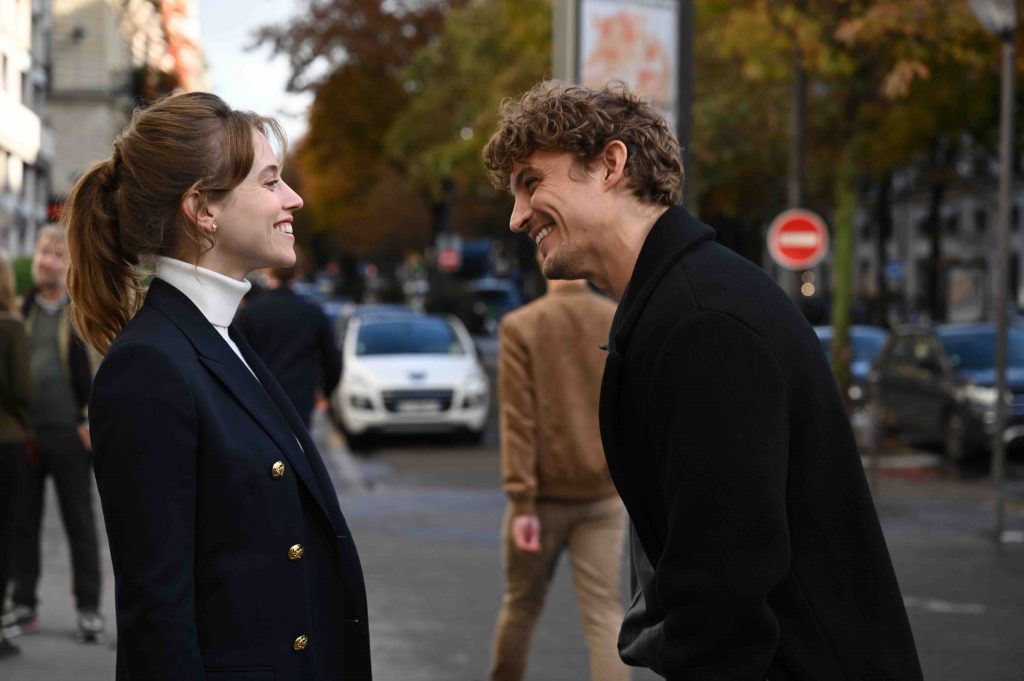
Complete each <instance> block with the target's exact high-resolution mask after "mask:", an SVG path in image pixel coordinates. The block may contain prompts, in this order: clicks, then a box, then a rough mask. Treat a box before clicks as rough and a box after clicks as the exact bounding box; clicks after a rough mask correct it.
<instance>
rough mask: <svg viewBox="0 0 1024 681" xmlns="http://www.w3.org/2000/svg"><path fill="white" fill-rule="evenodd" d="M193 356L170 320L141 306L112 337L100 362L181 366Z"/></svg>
mask: <svg viewBox="0 0 1024 681" xmlns="http://www.w3.org/2000/svg"><path fill="white" fill-rule="evenodd" d="M195 356H196V355H195V350H194V348H193V347H192V345H191V343H189V341H188V338H186V337H185V335H184V334H183V333H182V332H181V330H180V329H178V327H177V326H175V324H174V323H173V322H171V321H170V320H169V319H167V318H166V317H164V316H163V315H161V314H160V313H159V312H155V311H154V310H151V309H149V308H147V307H146V306H143V307H142V309H140V310H139V312H138V313H137V314H136V315H135V316H134V317H133V318H132V319H131V321H129V322H128V324H126V325H125V327H124V328H123V329H122V330H121V333H119V334H118V335H117V337H116V338H115V339H114V342H113V343H112V344H111V345H110V348H109V349H108V350H107V353H106V355H105V357H104V358H103V364H111V363H124V362H132V363H134V362H138V361H141V362H147V361H148V362H154V363H158V364H164V363H166V364H170V365H174V366H177V367H178V368H179V369H183V368H184V367H186V366H187V365H188V363H189V362H190V361H194V360H195Z"/></svg>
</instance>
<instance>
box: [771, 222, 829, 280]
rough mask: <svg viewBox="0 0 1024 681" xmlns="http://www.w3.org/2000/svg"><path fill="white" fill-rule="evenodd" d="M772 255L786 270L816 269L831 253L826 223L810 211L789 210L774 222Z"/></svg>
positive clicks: (772, 228)
mask: <svg viewBox="0 0 1024 681" xmlns="http://www.w3.org/2000/svg"><path fill="white" fill-rule="evenodd" d="M768 253H769V254H771V256H772V260H774V261H775V262H777V263H778V264H779V265H781V266H782V267H785V268H786V269H790V270H806V269H810V268H812V267H814V266H815V265H817V264H818V263H819V262H821V261H822V259H823V258H824V257H825V255H826V254H827V253H828V228H827V227H826V226H825V221H824V220H822V219H821V218H820V217H818V215H817V214H816V213H812V212H811V211H809V210H803V209H802V208H794V209H793V210H787V211H786V212H784V213H782V214H781V215H779V216H778V217H777V218H775V219H774V220H772V225H771V227H769V228H768Z"/></svg>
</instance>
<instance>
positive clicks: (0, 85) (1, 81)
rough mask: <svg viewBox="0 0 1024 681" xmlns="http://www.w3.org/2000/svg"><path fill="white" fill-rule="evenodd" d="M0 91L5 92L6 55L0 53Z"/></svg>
mask: <svg viewBox="0 0 1024 681" xmlns="http://www.w3.org/2000/svg"><path fill="white" fill-rule="evenodd" d="M0 92H7V55H6V54H0Z"/></svg>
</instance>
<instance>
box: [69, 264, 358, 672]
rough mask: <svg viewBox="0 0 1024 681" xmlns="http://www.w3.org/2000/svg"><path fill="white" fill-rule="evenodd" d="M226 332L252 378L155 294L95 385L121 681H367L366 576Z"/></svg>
mask: <svg viewBox="0 0 1024 681" xmlns="http://www.w3.org/2000/svg"><path fill="white" fill-rule="evenodd" d="M229 332H230V334H231V336H232V339H233V340H234V341H235V343H236V344H237V345H238V347H239V349H240V350H241V352H242V355H243V356H244V357H245V360H246V362H248V364H249V366H250V367H252V372H253V373H255V378H254V377H253V373H250V372H249V370H248V369H246V367H245V365H244V364H243V363H242V362H241V361H240V360H239V359H238V356H237V355H235V353H234V352H233V351H232V350H231V348H230V347H229V346H228V344H227V343H226V342H225V341H224V339H223V338H222V337H221V336H220V335H219V334H218V333H217V332H216V331H215V330H214V329H213V327H212V326H211V325H210V323H209V322H208V321H207V320H206V318H205V317H204V316H203V315H202V313H201V312H200V311H199V309H198V308H196V306H195V305H194V304H193V303H192V302H191V301H190V300H189V299H188V298H187V297H186V296H185V295H184V294H182V293H181V292H179V291H178V290H177V289H175V288H174V287H172V286H171V285H169V284H167V283H165V282H163V281H161V280H159V279H156V280H154V281H153V284H152V286H151V287H150V289H149V292H148V294H147V296H146V301H145V304H144V305H143V306H142V309H141V310H140V311H139V313H138V314H137V315H136V316H135V317H134V318H133V319H132V320H131V321H130V322H129V323H128V325H127V326H125V328H124V330H123V331H122V332H121V333H120V335H119V336H118V337H117V339H116V340H115V341H114V344H113V345H112V346H111V348H110V350H109V352H108V353H107V356H106V358H105V359H104V361H103V362H102V364H101V365H100V368H99V371H98V372H97V375H96V379H95V382H94V384H93V392H92V399H91V402H90V410H89V418H90V424H91V430H92V437H93V447H94V451H95V471H96V481H97V484H98V487H99V492H100V498H101V501H102V504H103V514H104V519H105V522H106V527H107V536H108V537H109V541H110V551H111V556H112V558H113V566H114V577H115V582H116V595H117V630H118V642H117V643H118V648H117V679H118V681H129V680H132V681H134V680H135V679H145V680H146V681H165V680H166V681H201V680H204V679H206V680H209V681H215V680H227V679H233V680H235V681H242V680H243V679H244V680H245V681H253V680H259V681H271V680H273V679H276V680H277V681H283V680H285V679H287V680H289V681H300V680H302V681H307V680H317V681H320V680H324V681H326V680H327V679H330V680H331V681H336V680H337V679H342V678H344V679H354V680H358V681H363V680H368V679H370V656H369V633H368V629H367V618H366V592H365V587H364V584H363V576H362V570H361V568H360V564H359V557H358V555H357V553H356V548H355V545H354V544H353V541H352V537H351V534H350V532H349V529H348V526H347V525H346V522H345V518H344V517H343V516H342V513H341V509H340V508H339V506H338V500H337V496H336V495H335V492H334V488H333V486H332V484H331V481H330V478H329V477H328V474H327V470H326V469H325V467H324V464H323V461H322V460H321V458H320V454H319V453H318V452H317V449H316V445H314V444H313V441H312V439H311V438H310V436H309V433H308V431H307V430H306V428H305V426H304V425H303V423H302V420H301V418H300V417H299V415H298V414H297V413H296V411H295V408H294V407H293V406H292V404H291V402H290V401H289V400H288V397H287V396H286V395H285V394H284V392H283V391H282V390H281V388H280V387H279V386H278V384H277V382H276V381H275V380H274V378H273V376H272V375H271V374H270V372H269V371H268V370H267V368H266V366H265V365H264V364H263V362H262V361H260V359H259V357H258V356H257V355H256V353H254V352H253V351H252V349H251V348H250V347H249V345H248V344H247V343H246V342H245V339H244V338H243V337H242V336H241V334H239V333H237V331H236V330H235V329H234V328H233V327H232V328H231V329H230V330H229ZM257 378H258V379H259V380H258V381H257V380H256V379H257Z"/></svg>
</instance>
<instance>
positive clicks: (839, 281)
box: [832, 151, 857, 403]
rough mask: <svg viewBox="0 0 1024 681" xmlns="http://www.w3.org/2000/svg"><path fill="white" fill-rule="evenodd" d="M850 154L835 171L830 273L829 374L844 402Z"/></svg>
mask: <svg viewBox="0 0 1024 681" xmlns="http://www.w3.org/2000/svg"><path fill="white" fill-rule="evenodd" d="M850 156H851V154H850V152H849V151H847V152H845V153H844V154H843V157H842V159H841V160H840V162H839V168H838V169H837V171H836V188H835V192H836V214H835V226H834V228H833V243H834V244H835V253H834V256H833V258H834V259H833V270H832V276H833V279H832V285H833V291H834V293H833V299H832V373H833V374H834V375H835V378H836V384H837V385H838V386H839V389H840V392H841V394H842V397H843V402H844V403H846V402H847V392H846V389H847V387H848V384H849V379H850V303H851V299H852V297H853V231H854V220H855V218H856V214H857V171H856V168H855V166H854V163H853V160H852V159H851V157H850Z"/></svg>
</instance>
